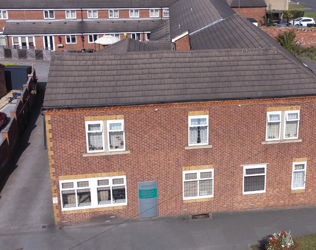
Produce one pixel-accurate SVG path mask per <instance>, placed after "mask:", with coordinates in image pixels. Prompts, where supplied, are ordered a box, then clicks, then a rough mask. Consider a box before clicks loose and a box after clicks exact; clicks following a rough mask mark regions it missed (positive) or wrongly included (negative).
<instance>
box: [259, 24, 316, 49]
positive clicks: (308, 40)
mask: <svg viewBox="0 0 316 250" xmlns="http://www.w3.org/2000/svg"><path fill="white" fill-rule="evenodd" d="M260 28H261V29H262V30H263V31H264V32H266V33H267V34H269V35H270V36H271V37H273V38H274V39H276V37H277V35H278V34H280V33H282V32H284V31H294V32H295V34H296V40H297V41H298V42H299V43H300V44H301V45H302V46H304V47H310V46H316V28H298V27H277V26H272V27H260Z"/></svg>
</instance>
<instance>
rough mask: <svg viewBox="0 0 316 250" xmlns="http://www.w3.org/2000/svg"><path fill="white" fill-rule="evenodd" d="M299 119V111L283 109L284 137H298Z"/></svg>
mask: <svg viewBox="0 0 316 250" xmlns="http://www.w3.org/2000/svg"><path fill="white" fill-rule="evenodd" d="M299 121H300V112H299V111H298V110H296V111H285V128H284V132H285V133H284V139H297V138H298V125H299Z"/></svg>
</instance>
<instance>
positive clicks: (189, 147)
mask: <svg viewBox="0 0 316 250" xmlns="http://www.w3.org/2000/svg"><path fill="white" fill-rule="evenodd" d="M200 148H212V145H201V146H186V147H185V148H184V149H185V150H190V149H200Z"/></svg>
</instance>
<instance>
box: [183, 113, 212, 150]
mask: <svg viewBox="0 0 316 250" xmlns="http://www.w3.org/2000/svg"><path fill="white" fill-rule="evenodd" d="M188 134H189V146H199V145H208V115H199V116H189V133H188Z"/></svg>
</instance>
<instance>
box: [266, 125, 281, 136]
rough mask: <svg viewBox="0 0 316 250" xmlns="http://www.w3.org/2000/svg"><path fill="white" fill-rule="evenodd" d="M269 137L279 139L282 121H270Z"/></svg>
mask: <svg viewBox="0 0 316 250" xmlns="http://www.w3.org/2000/svg"><path fill="white" fill-rule="evenodd" d="M267 133H268V139H278V138H279V134H280V123H279V122H270V123H268V132H267Z"/></svg>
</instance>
